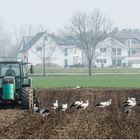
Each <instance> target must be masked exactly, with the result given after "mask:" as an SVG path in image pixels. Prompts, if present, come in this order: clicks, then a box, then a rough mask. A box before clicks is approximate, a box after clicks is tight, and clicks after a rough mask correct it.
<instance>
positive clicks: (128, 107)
mask: <svg viewBox="0 0 140 140" xmlns="http://www.w3.org/2000/svg"><path fill="white" fill-rule="evenodd" d="M111 102H112V99H109V100H107V101H102V102H99V103H97V104H96V105H95V107H96V108H100V109H102V110H103V108H106V107H107V106H110V105H111ZM88 106H89V101H88V100H86V101H82V100H79V101H74V102H73V103H72V104H71V105H70V107H69V108H72V107H74V108H76V109H86V108H87V107H88ZM134 106H136V98H134V97H128V98H127V100H126V101H125V102H123V108H124V114H125V115H126V116H130V115H131V111H132V108H133V107H134ZM51 108H52V109H53V110H54V111H56V110H57V111H65V110H66V109H68V104H59V103H58V100H56V101H55V102H54V103H53V104H52V105H51ZM34 112H37V113H39V114H41V115H42V116H43V117H45V116H47V115H48V114H50V111H49V110H48V109H47V108H43V109H41V108H40V107H38V106H36V104H34Z"/></svg>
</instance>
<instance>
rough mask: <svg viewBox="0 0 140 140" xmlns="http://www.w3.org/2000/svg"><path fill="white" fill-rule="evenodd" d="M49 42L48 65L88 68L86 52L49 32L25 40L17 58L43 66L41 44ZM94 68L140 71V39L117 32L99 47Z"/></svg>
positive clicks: (47, 48)
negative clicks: (139, 69) (131, 68)
mask: <svg viewBox="0 0 140 140" xmlns="http://www.w3.org/2000/svg"><path fill="white" fill-rule="evenodd" d="M44 37H45V38H46V40H47V41H46V44H45V45H46V47H45V48H46V53H45V55H46V56H48V57H47V58H46V59H47V63H50V64H56V65H58V66H61V67H72V66H81V65H84V66H88V61H87V58H86V56H85V54H84V53H83V51H82V50H81V49H79V48H77V47H76V46H74V45H72V44H71V43H69V42H67V41H66V39H65V40H64V39H62V38H59V37H56V36H55V35H54V34H48V33H47V32H40V33H37V34H36V35H35V36H34V37H23V40H22V42H21V45H20V49H19V53H18V57H21V58H22V59H23V60H24V61H25V62H31V63H32V64H34V65H37V64H42V63H43V61H42V55H43V52H42V51H43V50H42V47H41V45H43V43H42V41H43V39H44ZM95 56H96V57H95V58H94V60H93V65H94V66H95V67H126V66H129V67H133V68H140V36H138V35H134V34H130V33H129V32H126V31H121V32H117V33H116V34H115V35H113V36H112V37H108V38H106V39H105V40H103V41H101V42H100V43H99V44H98V45H97V46H96V51H95Z"/></svg>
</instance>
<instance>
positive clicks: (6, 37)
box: [0, 18, 11, 57]
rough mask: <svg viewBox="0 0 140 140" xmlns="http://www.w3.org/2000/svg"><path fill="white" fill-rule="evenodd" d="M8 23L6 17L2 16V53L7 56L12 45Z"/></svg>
mask: <svg viewBox="0 0 140 140" xmlns="http://www.w3.org/2000/svg"><path fill="white" fill-rule="evenodd" d="M6 29H8V28H7V24H6V21H5V19H4V18H0V55H1V57H6V56H7V55H8V54H7V52H8V49H9V47H10V46H11V36H10V33H9V32H8V30H6Z"/></svg>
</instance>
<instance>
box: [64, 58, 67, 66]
mask: <svg viewBox="0 0 140 140" xmlns="http://www.w3.org/2000/svg"><path fill="white" fill-rule="evenodd" d="M67 66H68V60H67V59H65V60H64V67H67Z"/></svg>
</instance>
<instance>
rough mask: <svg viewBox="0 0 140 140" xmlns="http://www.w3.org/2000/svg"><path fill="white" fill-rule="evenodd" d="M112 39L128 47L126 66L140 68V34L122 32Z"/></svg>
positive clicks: (127, 31)
mask: <svg viewBox="0 0 140 140" xmlns="http://www.w3.org/2000/svg"><path fill="white" fill-rule="evenodd" d="M114 38H115V39H116V40H118V41H119V42H121V43H123V44H125V45H126V46H128V66H131V67H133V68H140V34H139V33H134V32H132V31H129V30H122V31H120V32H118V33H117V34H116V35H115V36H114Z"/></svg>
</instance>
